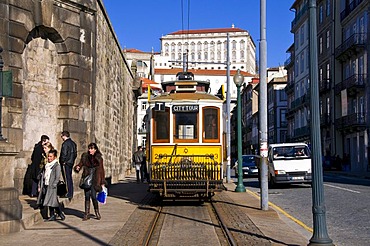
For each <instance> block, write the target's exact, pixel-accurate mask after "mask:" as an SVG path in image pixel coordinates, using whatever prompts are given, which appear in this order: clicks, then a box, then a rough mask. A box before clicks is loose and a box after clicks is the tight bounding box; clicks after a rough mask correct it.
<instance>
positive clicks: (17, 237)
mask: <svg viewBox="0 0 370 246" xmlns="http://www.w3.org/2000/svg"><path fill="white" fill-rule="evenodd" d="M225 187H226V188H227V190H226V191H224V192H225V193H226V194H227V195H228V196H229V197H230V199H231V201H230V202H232V203H234V204H237V205H238V206H239V207H240V208H241V209H242V211H243V212H244V213H246V214H247V216H248V217H249V218H250V219H251V220H252V222H253V223H254V224H255V225H256V226H257V227H258V228H259V229H260V230H261V232H262V233H263V234H264V235H265V236H266V237H267V238H269V239H270V241H271V242H272V245H307V243H308V240H309V238H307V235H306V236H305V235H304V233H302V231H300V229H299V228H298V227H299V226H298V225H292V224H289V222H286V221H284V218H282V217H280V216H279V214H278V213H277V212H276V211H275V210H273V209H269V210H268V211H262V210H260V209H259V207H260V201H259V199H258V198H257V197H256V196H255V195H253V194H251V193H249V192H245V193H244V192H243V193H237V192H234V190H235V184H234V183H225ZM147 188H148V185H147V184H136V178H135V176H134V175H130V176H128V177H127V178H126V179H125V180H124V181H121V182H120V183H118V184H113V185H111V186H110V188H109V190H108V193H109V194H108V198H107V204H105V205H100V213H101V215H102V219H101V220H100V221H97V220H95V219H94V218H92V219H90V220H88V221H82V216H83V211H84V198H83V193H82V192H81V191H79V192H77V193H75V197H74V198H73V200H72V201H71V202H70V201H68V199H63V200H61V202H62V203H63V204H64V206H65V209H64V211H65V214H66V219H65V220H64V221H61V220H57V221H56V222H44V221H43V220H42V217H41V215H40V211H39V210H34V209H33V208H32V207H31V206H33V205H34V204H35V201H36V199H35V198H29V197H28V196H21V197H20V199H21V200H22V205H23V220H22V221H23V226H24V227H23V229H22V230H21V232H18V233H13V234H9V235H2V236H1V245H30V244H31V245H49V244H50V243H51V242H50V241H52V244H53V245H66V244H69V245H108V242H109V241H110V240H111V239H112V238H113V237H114V235H115V234H116V232H117V231H119V230H120V228H122V226H124V225H125V223H126V222H127V221H128V219H129V218H130V215H131V214H132V213H133V212H134V210H135V209H136V208H137V206H138V205H139V204H140V202H141V201H142V200H143V199H144V197H145V196H146V195H147ZM91 212H92V213H93V209H92V211H91ZM245 230H248V228H245ZM301 230H302V229H301Z"/></svg>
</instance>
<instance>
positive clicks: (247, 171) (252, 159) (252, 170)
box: [235, 155, 261, 177]
mask: <svg viewBox="0 0 370 246" xmlns="http://www.w3.org/2000/svg"><path fill="white" fill-rule="evenodd" d="M260 158H261V157H260V156H259V155H242V160H243V164H242V165H243V166H242V170H243V177H251V176H258V166H259V163H260ZM238 171H239V170H238V161H236V162H235V175H236V176H238Z"/></svg>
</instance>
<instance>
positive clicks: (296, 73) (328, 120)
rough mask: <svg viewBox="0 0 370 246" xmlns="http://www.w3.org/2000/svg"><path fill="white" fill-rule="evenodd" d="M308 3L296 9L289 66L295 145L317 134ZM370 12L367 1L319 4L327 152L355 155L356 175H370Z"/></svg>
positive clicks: (290, 119) (324, 147)
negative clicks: (312, 102) (313, 117)
mask: <svg viewBox="0 0 370 246" xmlns="http://www.w3.org/2000/svg"><path fill="white" fill-rule="evenodd" d="M307 5H308V1H307V0H296V1H295V2H294V3H293V5H292V9H293V10H295V12H296V15H295V18H294V20H293V21H292V29H291V32H292V33H293V34H294V43H293V44H292V46H291V47H289V48H288V50H287V52H288V53H290V58H289V59H288V60H287V61H286V62H285V68H286V69H287V71H288V84H287V86H286V89H285V91H286V92H287V97H288V109H287V115H286V117H287V121H288V132H289V134H288V141H293V142H296V141H306V142H309V141H310V139H309V138H310V131H311V130H313V129H310V124H309V121H310V111H309V107H310V100H311V98H310V89H309V87H310V86H309V85H310V84H309V81H310V80H309V73H308V72H309V61H310V59H309V47H308V45H306V46H305V43H306V42H308V41H309V37H308V32H306V31H304V30H305V28H306V27H307V28H308V21H309V16H308V6H307ZM369 9H370V7H369V1H364V0H340V1H334V0H318V1H317V44H318V54H317V55H318V76H319V78H318V83H319V105H320V106H319V107H320V133H321V140H322V141H321V143H322V144H321V145H322V152H323V155H330V156H334V155H339V156H340V157H341V158H343V157H344V156H349V157H350V158H349V159H350V165H351V171H354V172H369V171H370V165H369V160H370V158H369V155H370V148H369V146H370V136H369V133H370V128H369V120H368V119H369V118H370V85H369V84H370V83H369V78H368V73H369V66H368V64H369V59H370V58H369V55H368V54H369V38H368V33H369V29H370V24H369V23H370V18H369ZM306 33H307V34H306ZM302 38H303V39H305V40H306V41H305V40H302ZM305 54H307V55H305ZM305 57H306V59H305ZM293 60H294V62H293ZM306 66H307V70H306ZM306 80H308V81H307V82H305V81H306ZM314 100H315V99H314Z"/></svg>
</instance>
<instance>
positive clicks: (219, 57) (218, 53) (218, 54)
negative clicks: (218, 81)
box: [217, 51, 221, 61]
mask: <svg viewBox="0 0 370 246" xmlns="http://www.w3.org/2000/svg"><path fill="white" fill-rule="evenodd" d="M217 60H218V61H221V51H217Z"/></svg>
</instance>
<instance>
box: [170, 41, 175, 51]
mask: <svg viewBox="0 0 370 246" xmlns="http://www.w3.org/2000/svg"><path fill="white" fill-rule="evenodd" d="M175 48H176V44H175V43H172V44H171V52H175Z"/></svg>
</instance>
